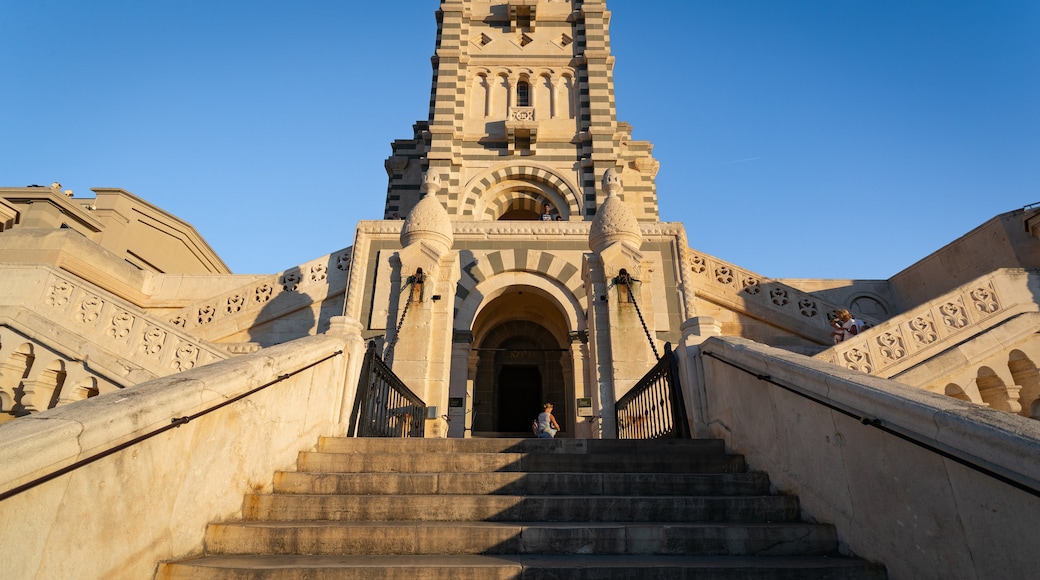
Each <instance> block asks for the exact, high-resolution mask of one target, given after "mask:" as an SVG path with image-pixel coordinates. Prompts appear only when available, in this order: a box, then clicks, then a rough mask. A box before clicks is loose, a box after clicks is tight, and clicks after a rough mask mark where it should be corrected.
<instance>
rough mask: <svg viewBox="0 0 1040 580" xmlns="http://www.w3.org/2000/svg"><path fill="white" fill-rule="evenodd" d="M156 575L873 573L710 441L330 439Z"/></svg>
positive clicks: (826, 529)
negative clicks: (201, 551)
mask: <svg viewBox="0 0 1040 580" xmlns="http://www.w3.org/2000/svg"><path fill="white" fill-rule="evenodd" d="M297 468H298V471H295V472H278V473H276V474H275V478H274V493H272V494H251V495H247V496H246V498H245V502H244V504H243V518H244V519H243V521H233V522H220V523H212V524H210V526H209V527H208V529H207V532H206V539H205V555H204V556H202V557H198V558H194V559H188V560H183V561H179V562H172V563H166V564H162V565H160V567H159V571H158V574H157V576H156V578H157V579H161V580H173V579H186V578H191V579H196V580H198V579H209V578H221V579H228V578H234V579H247V578H248V579H259V578H264V579H279V580H280V579H286V580H288V579H303V578H307V579H316V578H320V579H341V578H351V579H354V578H357V579H360V578H364V579H389V578H408V579H420V580H421V579H439V578H450V579H453V580H454V579H481V580H483V579H525V580H526V579H560V578H581V579H599V578H654V579H671V578H676V579H678V578H709V579H712V578H741V579H747V578H763V579H764V578H770V579H775V578H788V579H793V578H798V579H812V578H843V579H845V578H848V579H861V578H862V579H872V580H875V579H883V578H885V570H884V568H883V567H881V566H878V565H874V564H870V563H867V562H864V561H862V560H857V559H853V558H845V557H841V556H839V555H838V554H837V541H836V538H835V533H834V530H833V528H831V527H830V526H828V525H822V524H810V523H805V522H802V521H799V506H798V498H796V497H790V496H781V495H770V494H769V493H768V492H769V480H768V476H767V475H766V474H764V473H754V472H748V471H747V469H746V466H745V464H744V460H743V457H741V456H736V455H729V454H726V453H725V450H724V448H723V442H722V441H716V440H692V441H690V440H687V441H680V440H656V441H617V440H598V439H593V440H588V439H556V440H551V439H375V438H367V439H335V438H323V439H322V440H321V442H320V444H319V450H318V451H316V452H304V453H301V454H300V456H299V460H298V465H297Z"/></svg>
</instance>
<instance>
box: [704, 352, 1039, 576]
mask: <svg viewBox="0 0 1040 580" xmlns="http://www.w3.org/2000/svg"><path fill="white" fill-rule="evenodd" d="M708 354H710V355H711V356H708ZM698 355H700V356H698ZM686 356H689V357H691V358H699V359H700V362H699V364H701V365H703V376H704V383H703V384H704V385H706V387H704V389H703V390H704V396H705V401H706V405H705V407H704V409H705V413H706V421H707V427H708V434H709V435H711V436H715V437H722V438H724V439H725V440H726V449H728V450H731V452H733V453H741V454H743V455H745V457H746V458H747V461H748V465H749V466H750V467H751V468H752V469H754V470H763V471H766V472H768V473H769V476H770V480H771V482H772V484H773V485H775V487H776V489H778V490H780V491H782V492H783V493H787V494H792V495H798V497H799V499H800V502H801V509H802V510H803V512H804V513H807V514H809V515H810V516H811V517H812V518H813V519H815V520H818V521H826V522H830V523H833V524H834V526H835V528H836V530H837V532H838V537H839V541H840V542H841V544H842V545H843V546H844V549H843V552H848V551H851V552H852V553H855V554H856V555H858V556H860V557H863V558H866V559H868V560H871V561H875V562H881V563H884V564H885V566H886V567H887V569H888V574H889V577H890V578H939V577H944V575H945V576H949V575H951V574H952V575H954V576H956V577H958V578H1029V577H1033V576H1035V570H1036V563H1035V557H1034V554H1035V550H1034V548H1035V546H1036V537H1035V533H1034V530H1035V528H1036V514H1037V513H1040V462H1037V461H1036V450H1037V448H1038V445H1040V423H1038V422H1036V421H1030V420H1028V419H1025V418H1023V417H1016V416H1013V415H1009V414H1007V413H998V412H994V411H992V410H989V409H984V408H980V407H978V406H976V405H972V404H970V403H966V402H964V401H959V400H955V399H952V398H949V397H943V396H938V395H935V394H933V393H928V392H924V391H921V390H918V389H914V388H910V387H907V386H906V385H903V384H900V383H897V382H895V381H892V380H887V379H882V378H879V377H873V376H868V375H864V374H862V373H858V372H855V371H851V370H848V369H844V368H841V367H837V366H834V365H831V364H827V363H824V362H823V361H820V360H814V359H812V358H807V357H804V356H802V355H798V354H794V353H790V352H786V351H783V350H780V349H776V348H771V347H769V346H766V345H762V344H758V343H755V342H753V341H749V340H745V339H741V338H736V337H712V338H709V339H708V340H707V341H705V342H704V343H703V344H702V345H701V346H700V349H699V351H694V352H690V351H688V352H687V354H686ZM692 366H695V365H692ZM799 395H801V396H799ZM954 571H955V572H954Z"/></svg>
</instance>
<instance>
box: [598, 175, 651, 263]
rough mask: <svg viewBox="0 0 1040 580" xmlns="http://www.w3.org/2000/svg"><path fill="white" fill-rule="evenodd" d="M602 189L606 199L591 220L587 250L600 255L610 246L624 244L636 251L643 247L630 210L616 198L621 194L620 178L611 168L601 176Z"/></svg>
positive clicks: (636, 224)
mask: <svg viewBox="0 0 1040 580" xmlns="http://www.w3.org/2000/svg"><path fill="white" fill-rule="evenodd" d="M603 189H604V191H606V192H607V199H606V200H604V201H603V205H601V206H600V208H599V211H597V212H596V217H595V219H593V220H592V227H591V229H590V231H589V249H591V250H592V251H593V252H596V253H600V252H602V251H603V250H605V249H606V248H607V247H608V246H610V245H611V244H614V243H617V242H624V243H626V244H627V245H629V246H631V247H632V249H634V250H638V249H639V247H640V246H642V245H643V235H642V234H641V233H640V231H639V222H637V221H636V218H635V216H634V215H633V214H632V210H631V209H629V207H628V206H627V205H625V202H624V201H621V198H620V197H618V195H619V194H620V193H622V186H621V176H619V175H618V174H617V171H615V170H614V169H613V168H611V169H608V170H607V172H606V173H604V174H603Z"/></svg>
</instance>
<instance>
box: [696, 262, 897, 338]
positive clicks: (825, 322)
mask: <svg viewBox="0 0 1040 580" xmlns="http://www.w3.org/2000/svg"><path fill="white" fill-rule="evenodd" d="M687 261H688V263H689V266H690V271H691V273H692V274H693V277H694V282H695V284H696V287H697V294H698V296H700V297H701V298H704V299H705V300H708V301H709V302H714V303H716V304H719V305H721V306H725V307H727V308H729V309H732V310H735V311H737V312H740V313H742V314H746V315H748V316H751V317H754V318H759V319H762V320H768V321H770V322H771V323H773V324H778V325H780V326H782V327H783V328H784V329H785V330H788V331H789V332H792V333H794V334H798V335H800V336H802V337H804V338H807V339H809V340H812V341H814V342H817V343H822V344H829V343H830V342H831V337H830V333H831V331H832V330H834V329H833V328H832V327H831V325H830V322H829V321H830V320H831V319H832V318H834V315H835V311H836V310H838V309H839V308H842V306H841V305H839V304H834V303H832V302H827V301H825V300H821V299H820V298H818V297H816V296H813V295H811V294H809V293H807V292H803V291H801V290H798V289H797V288H794V287H792V286H788V285H786V284H783V283H781V282H777V281H776V280H770V279H767V278H762V277H761V276H759V275H758V274H755V273H753V272H750V271H748V270H744V269H742V268H738V267H736V266H734V265H733V264H730V263H729V262H724V261H722V260H719V259H718V258H715V257H712V256H709V255H707V254H703V253H699V252H695V251H693V250H690V251H689V252H688V257H687ZM861 318H862V319H863V322H865V323H866V325H867V326H868V327H870V326H874V325H876V324H877V323H878V321H877V320H875V319H873V318H870V317H861ZM785 320H786V321H787V324H783V322H784V321H785Z"/></svg>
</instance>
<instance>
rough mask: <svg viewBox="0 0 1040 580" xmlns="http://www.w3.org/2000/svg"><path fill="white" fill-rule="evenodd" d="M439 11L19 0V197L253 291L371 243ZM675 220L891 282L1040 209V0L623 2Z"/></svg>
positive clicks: (723, 246)
mask: <svg viewBox="0 0 1040 580" xmlns="http://www.w3.org/2000/svg"><path fill="white" fill-rule="evenodd" d="M439 4H440V3H439V2H438V1H437V0H395V1H393V2H389V1H387V2H382V1H380V2H353V1H350V2H347V1H340V0H335V1H334V0H309V1H308V2H298V3H289V2H281V1H280V2H273V1H267V0H253V1H249V2H245V1H239V0H209V1H206V2H203V1H199V0H176V1H174V0H149V1H141V0H92V1H91V2H78V1H77V2H73V1H71V0H5V1H4V3H3V8H2V10H0V39H2V41H0V87H2V89H0V135H2V138H0V185H4V186H24V185H27V184H30V183H39V184H44V185H46V184H50V183H51V182H52V181H60V182H61V183H62V184H63V185H64V187H65V188H70V189H73V190H74V191H75V192H76V195H77V196H90V195H91V194H90V191H89V190H90V188H92V187H121V188H123V189H126V190H128V191H131V192H132V193H134V194H136V195H138V196H139V197H142V198H144V199H146V200H148V201H149V202H151V203H153V204H155V205H157V206H159V207H161V208H163V209H165V210H167V211H169V212H171V213H173V214H174V215H177V216H179V217H181V218H182V219H184V220H186V221H188V222H189V223H191V224H192V225H194V226H195V227H196V229H198V231H199V232H200V233H201V234H202V235H203V236H204V237H205V238H206V239H207V241H209V242H210V244H211V245H212V246H213V247H214V249H215V250H216V251H217V252H218V253H219V254H220V255H221V257H223V258H224V260H225V262H227V263H228V265H229V266H230V267H231V268H232V270H233V271H234V272H236V273H269V272H275V271H278V270H282V269H285V268H289V267H291V266H293V265H296V264H299V263H302V262H305V261H308V260H310V259H313V258H316V257H318V256H321V255H323V254H326V253H329V252H332V251H335V250H338V249H340V248H344V247H346V246H349V245H350V244H351V243H352V239H353V231H354V226H355V224H356V222H357V221H358V220H359V219H378V218H379V217H381V216H382V208H383V201H384V197H385V193H386V173H385V170H384V169H383V161H384V160H385V159H386V157H387V156H388V155H389V154H390V142H391V141H393V140H394V139H402V138H409V137H411V126H412V124H413V123H414V122H415V121H416V120H419V119H425V118H426V116H427V106H428V99H429V85H430V80H431V68H430V56H431V54H432V53H433V44H434V38H435V32H436V22H435V19H434V12H435V10H436V9H437V7H438V6H439ZM607 6H608V8H609V9H610V10H611V11H612V12H613V22H612V26H611V32H612V47H613V52H614V54H615V56H616V57H617V61H616V65H615V88H616V97H617V111H618V119H619V120H621V121H626V122H628V123H631V124H632V125H633V129H634V130H633V134H634V137H635V138H636V139H639V140H647V141H650V142H652V143H653V144H654V146H655V147H654V155H655V157H656V158H657V159H658V160H659V161H660V162H661V170H660V173H659V174H658V179H657V185H658V197H659V199H660V207H661V217H662V219H663V220H665V221H681V222H684V223H685V225H686V228H687V233H688V236H689V242H690V245H691V246H692V247H693V248H694V249H696V250H700V251H703V252H706V253H709V254H712V255H714V256H717V257H719V258H722V259H724V260H728V261H730V262H733V263H735V264H736V265H738V266H740V267H743V268H747V269H749V270H752V271H755V272H757V273H759V274H761V275H763V276H768V277H777V278H857V279H884V278H888V277H890V276H892V275H894V274H895V273H897V272H898V271H900V270H902V269H903V268H905V267H906V266H909V265H910V264H912V263H913V262H915V261H917V260H919V259H921V258H923V257H925V256H926V255H928V254H929V253H931V252H933V251H935V250H937V249H938V248H940V247H941V246H943V245H945V244H947V243H949V242H951V241H953V240H954V239H956V238H958V237H960V236H961V235H963V234H965V233H967V232H968V231H969V230H971V229H972V228H974V227H976V226H978V225H979V224H981V223H983V222H985V221H986V220H988V219H989V218H991V217H993V216H995V215H997V214H1000V213H1003V212H1006V211H1011V210H1014V209H1017V208H1021V207H1023V206H1025V205H1028V204H1032V203H1035V202H1038V201H1040V138H1038V136H1040V2H1037V1H1036V0H996V1H989V0H972V1H964V0H944V1H933V0H870V1H867V0H827V1H824V0H813V1H810V0H788V1H779V0H674V1H652V0H608V1H607Z"/></svg>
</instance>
